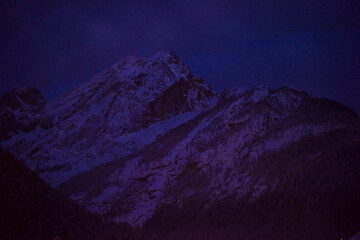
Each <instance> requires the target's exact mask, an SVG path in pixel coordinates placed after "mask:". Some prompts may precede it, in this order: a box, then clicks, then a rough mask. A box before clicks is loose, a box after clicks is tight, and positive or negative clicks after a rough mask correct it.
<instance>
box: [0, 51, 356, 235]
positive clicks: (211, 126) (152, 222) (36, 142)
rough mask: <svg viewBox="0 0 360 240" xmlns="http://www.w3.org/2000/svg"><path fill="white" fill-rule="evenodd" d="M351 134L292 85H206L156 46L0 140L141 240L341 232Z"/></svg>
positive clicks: (349, 214) (350, 176)
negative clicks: (222, 88)
mask: <svg viewBox="0 0 360 240" xmlns="http://www.w3.org/2000/svg"><path fill="white" fill-rule="evenodd" d="M359 133H360V121H359V118H358V117H357V115H356V114H355V113H354V112H353V111H352V110H351V109H349V108H347V107H345V106H343V105H342V104H340V103H337V102H335V101H332V100H328V99H324V98H317V97H312V96H309V95H308V94H307V93H305V92H303V91H299V90H297V89H294V88H290V87H282V88H279V89H271V88H269V87H266V86H257V87H253V88H250V89H247V88H239V89H229V90H225V91H223V92H221V93H214V92H213V91H212V90H211V88H210V87H209V86H208V85H207V84H206V83H205V82H204V80H203V79H201V78H200V77H198V76H196V75H195V74H193V73H191V72H190V70H189V69H188V68H187V67H186V66H185V65H184V64H183V63H182V62H180V61H179V59H178V58H177V57H176V55H175V54H174V53H173V52H171V51H170V52H165V51H161V52H159V53H157V54H156V55H155V56H153V57H151V58H138V57H127V58H125V59H123V60H121V61H119V62H118V63H115V64H114V65H113V66H111V67H110V68H109V69H107V70H105V71H104V72H102V73H100V74H99V75H97V76H96V77H94V78H93V79H91V80H90V81H88V82H85V83H84V84H82V85H81V86H79V87H77V88H75V89H73V90H71V91H70V92H68V93H67V94H65V95H64V96H63V97H61V98H59V99H56V100H54V101H51V102H49V103H48V104H47V105H46V107H45V109H44V110H43V111H42V113H41V119H40V121H39V122H38V124H37V126H36V128H35V129H33V130H32V131H30V132H24V131H19V133H18V134H17V135H14V136H12V137H11V138H10V139H7V140H5V141H2V142H1V145H2V146H4V147H5V148H6V149H9V150H10V151H12V152H13V153H14V154H16V155H17V156H19V157H21V158H22V159H24V160H25V162H26V164H27V165H28V166H29V167H30V168H31V169H32V170H34V171H35V172H36V173H38V174H39V175H40V176H41V177H43V178H44V179H45V180H46V181H47V182H48V183H50V184H51V185H52V186H54V187H56V188H57V189H58V190H59V191H61V192H63V193H64V194H65V195H67V196H69V197H71V198H72V199H73V200H75V201H77V202H79V203H80V204H82V205H83V206H85V207H86V208H88V209H89V210H91V211H92V212H96V213H98V214H100V215H102V216H103V217H104V218H108V219H112V220H114V221H117V222H121V221H125V222H128V223H130V224H131V225H133V226H137V227H140V226H142V228H141V229H142V232H143V233H144V234H145V236H146V238H145V239H152V238H153V239H184V238H189V239H232V238H233V239H241V238H244V239H289V238H291V239H296V238H298V239H310V238H311V239H340V238H347V237H350V236H351V234H354V233H355V232H356V231H358V230H359V229H360V221H359V219H360V209H359V207H358V206H357V205H358V204H357V202H358V201H359V200H360V193H359V191H360V176H359V174H358V172H359V170H360V165H359V160H360V154H359V151H358V150H357V149H360V134H359ZM334 196H339V197H334ZM184 234H185V235H184ZM152 236H153V237H152ZM294 236H298V237H294Z"/></svg>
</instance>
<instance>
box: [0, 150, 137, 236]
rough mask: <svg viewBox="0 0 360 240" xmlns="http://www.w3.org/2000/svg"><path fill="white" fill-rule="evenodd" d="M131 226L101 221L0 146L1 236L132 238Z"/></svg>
mask: <svg viewBox="0 0 360 240" xmlns="http://www.w3.org/2000/svg"><path fill="white" fill-rule="evenodd" d="M132 234H133V232H132V230H131V227H130V226H127V225H115V224H111V223H104V221H103V220H102V219H101V218H100V217H98V216H94V215H92V214H91V213H90V212H89V211H87V210H85V209H84V208H82V207H79V206H78V205H77V204H74V203H73V202H72V201H71V200H68V199H67V198H66V197H64V196H63V195H62V194H60V193H58V192H56V191H55V190H53V189H51V188H50V187H49V186H48V184H46V183H45V181H43V180H42V179H41V178H40V177H38V176H37V175H36V174H34V173H33V172H32V171H31V170H29V169H28V168H27V167H26V166H25V165H24V164H23V162H21V161H20V160H18V159H16V158H15V157H14V156H13V155H12V154H10V153H8V152H6V151H4V150H2V149H0V239H1V240H17V239H26V240H32V239H34V240H35V239H36V240H41V239H44V240H45V239H46V240H49V239H50V240H52V239H54V238H55V237H56V236H60V237H61V239H63V240H71V239H77V240H78V239H86V240H89V239H97V240H98V239H104V240H105V239H109V240H110V239H132V238H131V237H130V236H131V235H132Z"/></svg>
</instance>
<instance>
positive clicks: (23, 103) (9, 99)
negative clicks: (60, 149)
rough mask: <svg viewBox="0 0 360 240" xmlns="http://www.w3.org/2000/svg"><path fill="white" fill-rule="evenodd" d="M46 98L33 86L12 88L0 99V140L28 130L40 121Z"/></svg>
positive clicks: (32, 128)
mask: <svg viewBox="0 0 360 240" xmlns="http://www.w3.org/2000/svg"><path fill="white" fill-rule="evenodd" d="M46 103H47V101H46V99H45V98H44V97H43V95H42V94H41V92H40V91H39V90H37V89H34V88H30V87H29V88H25V89H17V88H16V89H13V90H10V91H8V92H6V93H5V94H4V95H3V96H2V98H1V99H0V141H3V140H6V139H9V138H10V137H11V136H14V135H16V134H18V133H19V131H22V132H26V133H28V132H30V131H32V130H34V129H35V128H36V126H37V125H38V124H39V122H40V118H41V114H42V112H43V110H44V108H45V106H46Z"/></svg>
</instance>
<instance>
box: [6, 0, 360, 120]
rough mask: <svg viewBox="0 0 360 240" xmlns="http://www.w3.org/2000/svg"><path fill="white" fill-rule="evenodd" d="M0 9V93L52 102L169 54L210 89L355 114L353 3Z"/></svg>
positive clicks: (265, 0)
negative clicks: (326, 101)
mask: <svg viewBox="0 0 360 240" xmlns="http://www.w3.org/2000/svg"><path fill="white" fill-rule="evenodd" d="M2 2H5V1H2ZM8 2H9V3H7V5H4V3H2V5H1V6H0V7H1V8H0V26H1V27H0V42H1V44H0V53H1V54H0V70H1V80H0V81H1V82H0V94H2V93H3V92H4V91H6V90H7V89H10V88H13V87H22V86H33V87H36V88H38V89H40V90H41V91H42V92H43V93H44V95H45V96H46V97H47V98H48V99H53V98H55V97H58V96H60V95H62V94H63V93H65V91H67V90H69V89H71V88H73V87H75V86H77V85H78V84H79V83H81V82H83V81H86V80H88V79H89V78H90V77H92V76H93V75H95V74H97V73H99V72H100V71H101V70H103V69H105V68H106V67H108V66H110V65H111V64H112V63H114V62H115V61H117V60H119V59H121V58H123V57H125V56H128V55H137V56H145V57H149V56H152V55H153V54H155V53H156V52H157V51H158V50H161V49H164V50H170V49H171V50H174V51H175V53H176V54H177V55H178V56H179V58H180V59H181V60H182V61H183V62H184V63H185V64H186V65H187V66H189V67H190V69H191V70H192V71H193V72H194V73H197V74H198V75H200V76H201V77H203V78H204V79H205V80H206V81H207V82H208V83H209V84H210V85H211V86H212V87H213V89H214V90H215V91H221V90H223V89H225V88H229V87H239V86H247V87H251V86H254V85H259V84H264V85H268V86H271V87H280V86H284V85H287V86H293V87H297V88H299V89H302V90H305V91H307V92H308V93H310V94H312V95H316V96H325V97H328V98H332V99H335V100H337V101H340V102H342V103H344V104H346V105H348V106H350V107H352V108H353V109H354V110H356V111H357V112H358V113H360V1H359V0H354V1H351V0H321V1H320V0H312V1H310V0H302V1H291V0H290V1H289V0H287V1H281V0H280V1H270V0H258V1H257V0H252V1H250V0H249V1H224V0H223V1H201V2H200V1H199V2H195V1H135V0H131V1H103V2H105V3H103V2H101V1H76V2H77V3H70V2H66V1H58V3H55V1H43V2H44V3H43V4H39V2H38V3H36V4H30V3H25V1H24V2H21V1H8ZM28 2H29V1H28ZM50 2H51V3H50ZM60 2H61V3H60ZM74 2H75V1H74Z"/></svg>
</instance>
